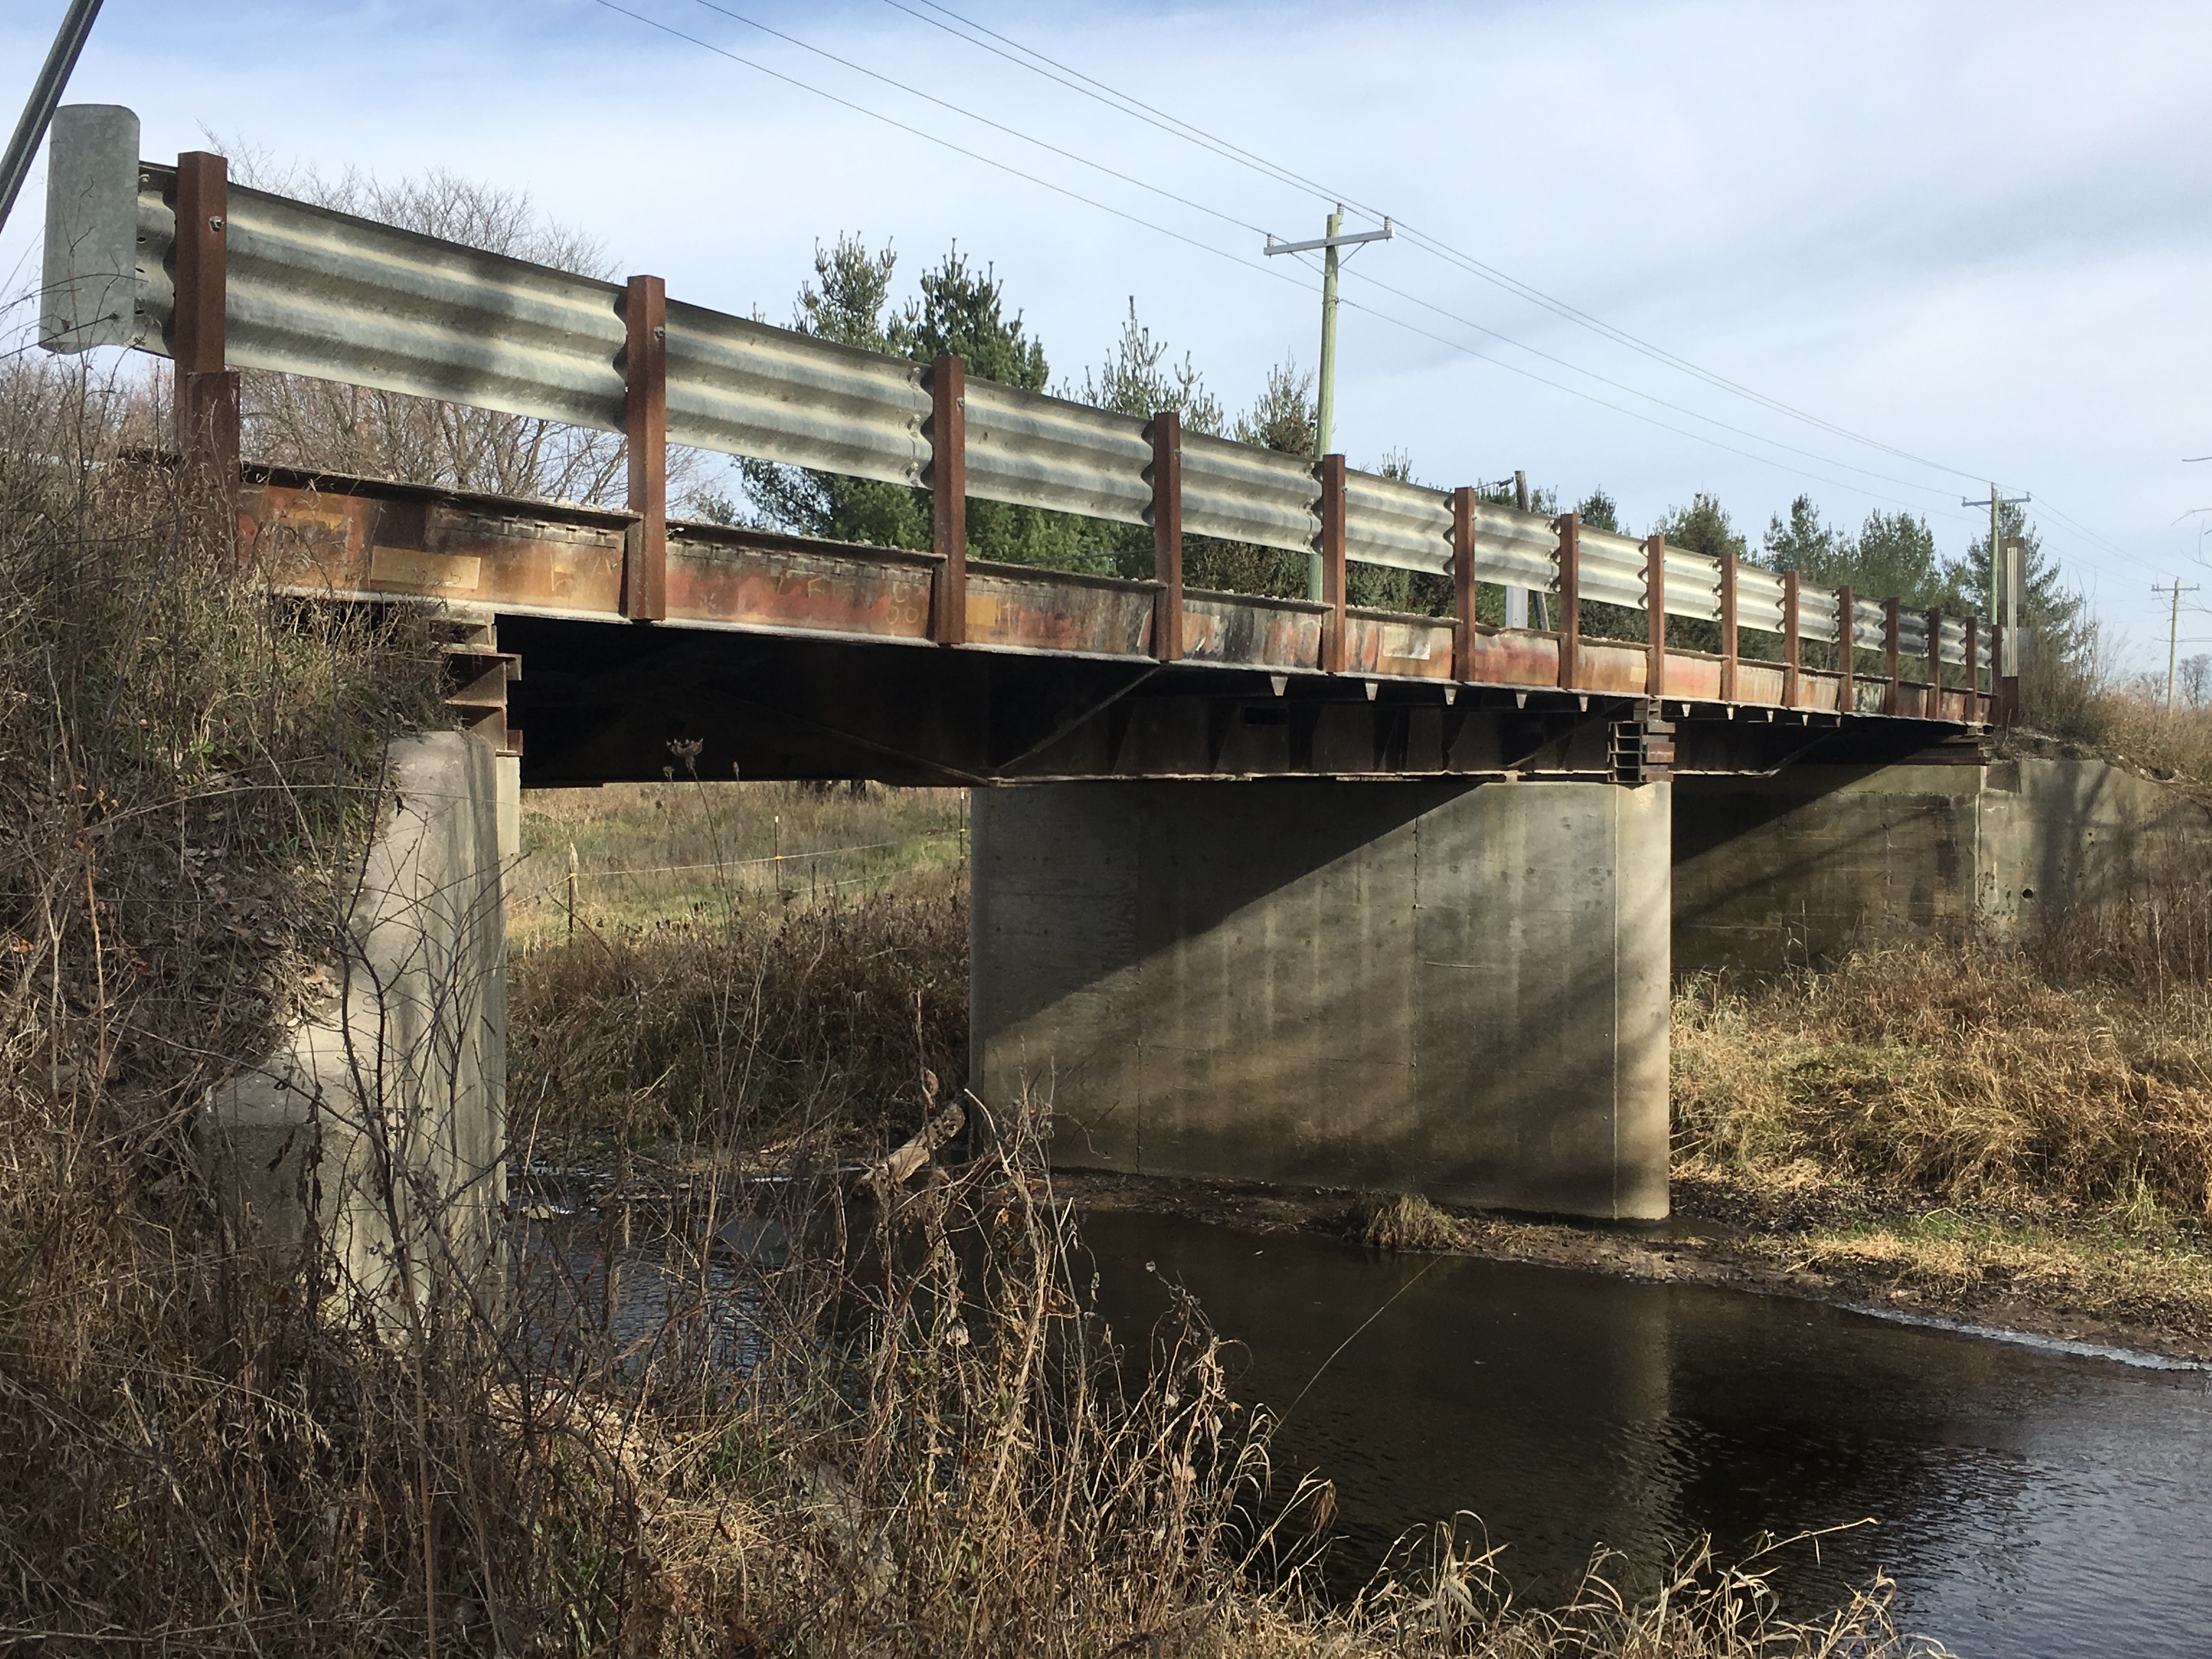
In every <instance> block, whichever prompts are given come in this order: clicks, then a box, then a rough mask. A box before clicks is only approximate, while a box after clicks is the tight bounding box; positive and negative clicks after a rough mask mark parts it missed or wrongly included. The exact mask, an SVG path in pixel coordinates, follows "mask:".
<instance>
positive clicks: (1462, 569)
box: [1452, 484, 1474, 680]
mask: <svg viewBox="0 0 2212 1659" xmlns="http://www.w3.org/2000/svg"><path fill="white" fill-rule="evenodd" d="M1473 653H1474V489H1473V488H1472V487H1470V486H1468V485H1466V484H1462V485H1461V486H1460V487H1459V488H1458V489H1455V490H1453V491H1452V678H1454V679H1456V680H1464V679H1468V678H1472V676H1470V675H1469V674H1468V668H1469V667H1470V666H1471V665H1472V664H1473V659H1474V658H1473Z"/></svg>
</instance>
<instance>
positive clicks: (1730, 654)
mask: <svg viewBox="0 0 2212 1659" xmlns="http://www.w3.org/2000/svg"><path fill="white" fill-rule="evenodd" d="M1735 615H1736V611H1735V554H1733V553H1723V554H1722V555H1721V701H1722V702H1735V700H1736V672H1735V663H1736V637H1735Z"/></svg>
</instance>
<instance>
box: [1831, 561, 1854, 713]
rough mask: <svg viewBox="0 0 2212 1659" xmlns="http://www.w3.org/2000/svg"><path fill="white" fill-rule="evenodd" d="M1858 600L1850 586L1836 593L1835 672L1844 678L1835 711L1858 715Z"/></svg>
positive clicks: (1837, 695) (1839, 589) (1840, 685)
mask: <svg viewBox="0 0 2212 1659" xmlns="http://www.w3.org/2000/svg"><path fill="white" fill-rule="evenodd" d="M1858 640H1859V600H1858V595H1857V594H1856V593H1854V592H1851V590H1850V588H1849V587H1848V586H1844V587H1839V588H1838V589H1837V590H1836V671H1837V672H1838V673H1839V674H1841V675H1842V676H1843V677H1844V678H1843V681H1842V683H1841V684H1839V685H1838V687H1837V688H1836V712H1837V713H1838V714H1857V713H1858V671H1859V645H1858Z"/></svg>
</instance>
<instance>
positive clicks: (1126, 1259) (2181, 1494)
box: [1084, 1215, 2212, 1659]
mask: <svg viewBox="0 0 2212 1659" xmlns="http://www.w3.org/2000/svg"><path fill="white" fill-rule="evenodd" d="M1084 1236H1085V1241H1086V1242H1087V1243H1088V1244H1089V1245H1090V1247H1091V1251H1092V1252H1093V1254H1094V1255H1095V1256H1096V1257H1097V1264H1098V1268H1099V1274H1100V1296H1099V1299H1100V1304H1101V1307H1102V1310H1103V1311H1104V1312H1105V1313H1106V1315H1107V1316H1108V1317H1109V1320H1110V1321H1111V1322H1113V1324H1114V1326H1115V1334H1116V1336H1117V1337H1118V1338H1120V1339H1121V1340H1123V1341H1125V1342H1130V1341H1133V1340H1135V1339H1137V1338H1138V1337H1139V1336H1140V1334H1141V1332H1142V1331H1143V1329H1144V1328H1146V1326H1148V1325H1149V1324H1150V1322H1151V1321H1152V1319H1154V1318H1156V1317H1157V1316H1158V1314H1159V1312H1160V1311H1161V1310H1164V1307H1165V1305H1166V1300H1167V1298H1166V1293H1165V1291H1164V1289H1163V1287H1162V1285H1161V1283H1160V1281H1161V1279H1177V1280H1180V1281H1181V1282H1182V1284H1184V1285H1188V1287H1189V1288H1190V1289H1191V1290H1192V1291H1195V1292H1196V1293H1197V1294H1198V1296H1199V1297H1200V1300H1201V1301H1202V1302H1203V1303H1204V1304H1205V1306H1206V1311H1207V1314H1208V1315H1209V1316H1210V1317H1211V1318H1212V1321H1213V1322H1214V1324H1215V1325H1216V1327H1217V1328H1219V1329H1220V1330H1221V1331H1222V1332H1223V1333H1224V1334H1227V1335H1231V1336H1234V1337H1236V1338H1238V1339H1240V1340H1242V1341H1243V1343H1244V1344H1245V1345H1247V1346H1248V1347H1249V1355H1250V1365H1249V1370H1248V1371H1247V1373H1246V1374H1245V1376H1243V1380H1242V1382H1241V1383H1240V1384H1239V1392H1240V1393H1241V1394H1242V1395H1243V1396H1245V1397H1246V1398H1249V1399H1255V1400H1262V1401H1266V1402H1267V1403H1268V1404H1269V1405H1271V1406H1273V1407H1275V1408H1276V1409H1277V1410H1278V1411H1282V1410H1285V1409H1288V1408H1290V1407H1291V1404H1292V1401H1294V1400H1297V1406H1296V1407H1295V1409H1294V1410H1291V1414H1290V1416H1289V1418H1288V1420H1287V1421H1286V1422H1285V1424H1284V1425H1283V1428H1282V1430H1281V1432H1280V1433H1279V1436H1278V1437H1277V1440H1276V1464H1277V1468H1278V1470H1279V1472H1285V1473H1291V1474H1295V1473H1297V1472H1299V1471H1304V1470H1307V1469H1311V1470H1314V1471H1316V1472H1318V1473H1320V1474H1324V1475H1326V1476H1327V1477H1328V1479H1330V1480H1333V1481H1334V1483H1335V1485H1336V1489H1337V1494H1338V1502H1339V1504H1340V1525H1341V1528H1342V1531H1343V1534H1344V1538H1343V1544H1342V1546H1341V1547H1340V1553H1339V1556H1338V1558H1337V1563H1336V1565H1337V1567H1338V1570H1339V1571H1340V1574H1343V1575H1347V1576H1352V1577H1357V1576H1358V1575H1361V1574H1364V1571H1367V1570H1368V1569H1370V1567H1371V1566H1372V1565H1373V1564H1374V1563H1375V1562H1376V1561H1377V1560H1379V1559H1380V1558H1381V1556H1382V1554H1383V1551H1384V1550H1385V1549H1386V1548H1387V1547H1389V1543H1390V1541H1392V1540H1393V1539H1395V1538H1396V1537H1397V1536H1399V1535H1400V1534H1401V1533H1403V1532H1404V1531H1406V1530H1407V1528H1413V1527H1415V1526H1419V1525H1421V1524H1424V1523H1425V1522H1431V1521H1434V1520H1437V1519H1440V1518H1443V1517H1445V1516H1449V1515H1451V1514H1452V1513H1453V1512H1454V1511H1455V1510H1474V1511H1475V1512H1476V1513H1477V1514H1479V1515H1480V1516H1481V1517H1482V1519H1483V1521H1484V1522H1485V1523H1486V1526H1487V1528H1488V1529H1489V1533H1490V1536H1491V1538H1492V1540H1493V1541H1498V1542H1501V1543H1504V1544H1505V1545H1506V1546H1507V1551H1506V1554H1505V1556H1504V1561H1505V1564H1506V1565H1507V1568H1508V1571H1509V1573H1510V1577H1511V1578H1512V1580H1513V1582H1514V1583H1515V1585H1516V1589H1517V1590H1518V1591H1519V1592H1520V1594H1521V1596H1522V1599H1523V1600H1524V1601H1525V1600H1528V1599H1531V1598H1532V1597H1533V1599H1535V1600H1538V1601H1542V1600H1546V1599H1547V1598H1550V1597H1556V1596H1557V1595H1560V1594H1563V1593H1564V1592H1565V1590H1566V1589H1569V1588H1571V1584H1572V1583H1573V1581H1574V1579H1575V1578H1576V1577H1577V1575H1578V1573H1579V1571H1580V1570H1581V1568H1582V1566H1583V1563H1584V1562H1585V1561H1586V1560H1587V1559H1589V1553H1590V1551H1591V1550H1592V1548H1593V1547H1595V1546H1596V1545H1598V1544H1600V1543H1604V1544H1607V1545H1610V1546H1612V1547H1614V1548H1616V1549H1620V1550H1621V1551H1624V1552H1626V1553H1627V1554H1628V1555H1630V1556H1631V1557H1632V1558H1636V1559H1642V1560H1645V1561H1650V1560H1653V1559H1662V1558H1663V1557H1665V1556H1667V1555H1668V1553H1670V1552H1672V1551H1673V1550H1674V1549H1675V1548H1677V1547H1680V1545H1681V1544H1682V1543H1683V1542H1684V1541H1686V1540H1688V1539H1691V1538H1693V1537H1695V1536H1697V1535H1698V1534H1701V1533H1705V1532H1711V1533H1712V1534H1714V1535H1715V1536H1716V1537H1717V1539H1718V1540H1719V1541H1720V1542H1721V1543H1722V1545H1723V1547H1724V1548H1726V1549H1729V1550H1740V1549H1741V1547H1743V1546H1744V1545H1745V1543H1746V1541H1748V1540H1750V1539H1751V1538H1753V1536H1754V1535H1755V1534H1759V1533H1760V1532H1763V1531H1764V1532H1772V1533H1777V1534H1790V1533H1796V1532H1801V1531H1804V1530H1807V1529H1808V1528H1821V1527H1828V1526H1834V1525H1838V1524H1840V1523H1842V1522H1850V1521H1856V1520H1858V1519H1860V1518H1861V1517H1864V1516H1872V1517H1874V1518H1875V1520H1876V1521H1878V1522H1879V1523H1880V1524H1879V1525H1878V1526H1875V1527H1872V1528H1862V1529H1860V1530H1857V1531H1855V1532H1851V1533H1847V1534H1843V1535H1841V1536H1839V1537H1837V1538H1833V1539H1830V1540H1828V1541H1825V1542H1824V1544H1823V1545H1822V1547H1821V1549H1820V1558H1819V1559H1818V1560H1817V1561H1815V1560H1814V1559H1813V1557H1812V1555H1811V1553H1810V1552H1808V1551H1800V1552H1798V1553H1796V1554H1795V1555H1794V1556H1793V1558H1792V1561H1793V1565H1791V1566H1790V1568H1789V1569H1788V1570H1787V1571H1785V1573H1784V1575H1783V1581H1784V1585H1785V1591H1786V1595H1787V1596H1788V1599H1789V1606H1790V1610H1792V1611H1796V1612H1798V1613H1814V1612H1817V1611H1818V1610H1819V1609H1820V1607H1821V1606H1822V1605H1823V1604H1824V1603H1826V1602H1830V1601H1833V1600H1835V1599H1836V1596H1837V1594H1838V1590H1839V1589H1840V1588H1841V1586H1843V1585H1844V1584H1845V1583H1852V1582H1863V1581H1864V1580H1865V1579H1867V1578H1869V1577H1870V1576H1871V1575H1872V1574H1873V1573H1874V1571H1875V1570H1877V1569H1880V1570H1881V1571H1887V1572H1888V1573H1889V1574H1890V1575H1891V1576H1892V1577H1894V1578H1896V1579H1897V1580H1898V1582H1899V1586H1900V1595H1899V1604H1900V1607H1902V1609H1903V1611H1904V1614H1905V1623H1906V1624H1907V1625H1909V1626H1911V1628H1913V1629H1916V1630H1919V1631H1923V1632H1928V1633H1929V1634H1932V1635H1936V1636H1938V1637H1941V1638H1942V1639H1943V1640H1944V1641H1946V1642H1947V1643H1948V1644H1950V1645H1951V1646H1952V1647H1953V1648H1954V1649H1956V1650H1958V1651H1959V1652H1960V1653H1962V1654H1966V1655H1986V1656H1993V1659H1996V1656H2001V1659H2013V1656H2020V1659H2040V1656H2051V1659H2057V1656H2068V1659H2073V1656H2081V1655H2090V1654H2114V1655H2118V1654H2126V1655H2142V1656H2149V1655H2169V1654H2171V1655H2184V1654H2186V1655H2203V1654H2212V1389H2209V1388H2208V1379H2207V1377H2206V1376H2205V1375H2204V1374H2203V1373H2202V1372H2194V1371H2160V1370H2144V1369H2139V1368H2135V1367H2130V1366H2127V1365H2123V1364H2117V1363H2114V1362H2113V1361H2112V1360H2109V1359H2101V1358H2083V1357H2080V1356H2075V1355H2069V1354H2063V1353H2054V1352H2041V1351H2038V1350H2036V1349H2033V1348H2031V1347H2026V1346H2017V1345H2014V1344H2008V1343H2000V1342H1995V1341H1990V1340H1986V1339H1982V1338H1976V1337H1972V1336H1965V1335H1960V1334H1954V1333H1951V1332H1948V1331H1942V1330H1936V1329H1929V1328H1919V1327H1914V1326H1910V1325H1903V1324H1899V1323H1896V1322H1890V1321H1885V1320H1879V1319H1875V1318H1873V1317H1869V1316H1866V1315H1863V1314H1857V1313H1853V1312H1850V1311H1847V1310H1841V1309H1837V1308H1831V1307H1826V1306H1824V1305H1821V1304H1814V1303H1806V1302H1799V1301H1795V1300H1790V1299H1788V1298H1784V1297H1764V1296H1753V1295H1748V1294H1746V1293H1744V1292H1741V1291H1727V1290H1719V1289H1715V1288H1711V1287H1708V1286H1702V1285H1646V1284H1636V1283H1632V1282H1630V1281H1627V1280H1623V1279H1607V1278H1604V1277H1602V1276H1600V1275H1595V1274H1590V1273H1577V1272H1574V1271H1571V1270H1565V1269H1559V1268H1551V1267H1527V1266H1521V1265H1517V1264H1513V1263H1505V1262H1490V1261H1473V1260H1468V1259H1466V1258H1460V1257H1433V1256H1420V1255H1383V1254H1379V1253H1375V1252H1369V1251H1364V1250H1361V1249H1356V1248H1353V1247H1351V1246H1347V1245H1339V1244H1334V1243H1330V1242H1328V1241H1326V1240H1322V1239H1316V1238H1311V1237H1297V1236H1267V1237H1259V1236H1254V1235H1249V1234H1243V1233H1237V1232H1232V1231H1227V1230H1225V1229H1221V1228H1217V1227H1212V1226H1208V1225H1204V1224H1201V1223H1197V1222H1189V1221H1182V1220H1177V1219H1174V1218H1164V1217H1158V1216H1143V1215H1095V1216H1092V1217H1090V1218H1087V1219H1086V1221H1085V1226H1084ZM1147 1263H1151V1264H1152V1267H1154V1269H1155V1270H1156V1271H1155V1272H1153V1273H1147V1271H1146V1264H1147ZM1394 1297H1395V1301H1394V1300H1393V1298H1394ZM1386 1304H1387V1306H1386ZM1377 1310H1383V1311H1381V1312H1380V1313H1379V1315H1378V1314H1377ZM1370 1316H1373V1323H1372V1324H1370V1325H1368V1326H1367V1328H1366V1329H1365V1330H1364V1331H1361V1332H1359V1334H1358V1336H1357V1337H1356V1338H1353V1340H1352V1341H1351V1342H1350V1343H1349V1346H1345V1347H1344V1349H1343V1352H1340V1353H1338V1354H1337V1355H1336V1357H1335V1358H1334V1360H1329V1356H1330V1354H1331V1353H1332V1352H1334V1350H1336V1349H1337V1348H1338V1347H1339V1346H1340V1345H1341V1344H1344V1343H1345V1342H1346V1339H1347V1338H1352V1337H1353V1333H1354V1332H1355V1331H1356V1330H1358V1328H1359V1327H1360V1326H1361V1324H1362V1323H1363V1322H1365V1321H1367V1320H1368V1319H1369V1318H1370ZM1324 1361H1328V1364H1327V1366H1326V1368H1325V1369H1323V1362H1324ZM1316 1373H1318V1375H1316ZM1301 1393H1303V1395H1304V1397H1303V1399H1299V1398H1298V1397H1299V1396H1300V1395H1301Z"/></svg>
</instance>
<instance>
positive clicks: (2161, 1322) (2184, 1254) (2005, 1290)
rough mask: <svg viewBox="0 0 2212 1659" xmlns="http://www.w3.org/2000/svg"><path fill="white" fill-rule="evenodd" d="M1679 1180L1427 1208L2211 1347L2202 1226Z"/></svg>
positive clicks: (1109, 1202) (1342, 1228) (1622, 1254)
mask: <svg viewBox="0 0 2212 1659" xmlns="http://www.w3.org/2000/svg"><path fill="white" fill-rule="evenodd" d="M1053 1187H1054V1192H1055V1194H1056V1195H1057V1196H1058V1197H1060V1199H1062V1200H1065V1201H1067V1202H1070V1203H1072V1204H1073V1205H1074V1206H1075V1207H1076V1208H1077V1209H1078V1210H1079V1211H1080V1212H1091V1213H1099V1214H1110V1213H1117V1212H1119V1213H1130V1212H1135V1213H1152V1214H1167V1215H1179V1216H1183V1217H1188V1218H1192V1219H1194V1220H1200V1221H1206V1222H1210V1223H1212V1224H1214V1225H1220V1226H1225V1227H1233V1228H1237V1229H1240V1230H1243V1231H1249V1232H1254V1233H1261V1234H1265V1233H1282V1232H1305V1233H1316V1234H1322V1235H1327V1236H1330V1237H1338V1238H1351V1239H1354V1240H1359V1241H1364V1240H1366V1239H1367V1238H1369V1237H1370V1236H1371V1235H1372V1234H1373V1232H1374V1231H1375V1224H1376V1219H1377V1218H1378V1215H1380V1214H1382V1213H1383V1211H1384V1210H1385V1208H1386V1207H1387V1206H1389V1205H1391V1204H1394V1203H1395V1200H1382V1199H1378V1198H1377V1197H1376V1195H1375V1194H1358V1193H1351V1192H1291V1191H1284V1190H1280V1189H1275V1188H1260V1187H1255V1186H1244V1185H1237V1184H1232V1183H1225V1182H1196V1181H1171V1180H1162V1179H1152V1178H1145V1177H1138V1176H1115V1175H1101V1174H1090V1173H1062V1174H1059V1175H1056V1176H1054V1177H1053ZM1423 1208H1424V1209H1425V1210H1427V1206H1423ZM1427 1213H1428V1215H1429V1216H1431V1217H1433V1218H1434V1219H1433V1223H1432V1226H1431V1230H1430V1231H1425V1233H1424V1235H1423V1237H1422V1248H1424V1249H1436V1250H1442V1251H1445V1252H1449V1253H1453V1254H1459V1255H1472V1256H1478V1257H1484V1258H1488V1259H1491V1260H1496V1261H1521V1262H1531V1263H1537V1264H1541V1265H1546V1266H1552V1267H1577V1268H1581V1269H1583V1270H1584V1271H1586V1272H1591V1273H1606V1274H1609V1275H1613V1276H1615V1277H1619V1278H1625V1279H1638V1280H1643V1281H1646V1282H1662V1283H1663V1282H1678V1283H1685V1284H1699V1285H1718V1286H1724V1287H1727V1288H1731V1289H1736V1290H1744V1291H1756V1292H1759V1293H1762V1294H1767V1295H1780V1296H1793V1297H1802V1298H1805V1299H1808V1300H1811V1301H1816V1302H1825V1303H1829V1304H1836V1305H1840V1306H1849V1307H1857V1308H1863V1309H1868V1310H1885V1311H1893V1312H1895V1313H1898V1314H1901V1315H1906V1316H1920V1317H1931V1318H1937V1319H1942V1320H1948V1321H1955V1322H1959V1323H1961V1324H1966V1325H1973V1326H1981V1327H1986V1328H1990V1329H1992V1330H1996V1331H2003V1332H2011V1333H2017V1334H2023V1335H2030V1336H2036V1337H2044V1338H2051V1339H2054V1340H2061V1341H2069V1342H2082V1343H2089V1344H2093V1345H2097V1346H2111V1347H2116V1348H2127V1349H2134V1350H2139V1351H2142V1352H2147V1353H2152V1354H2159V1355H2164V1356H2167V1357H2170V1358H2178V1359H2189V1360H2197V1361H2212V1252H2208V1251H2207V1250H2206V1249H2204V1248H2203V1244H2202V1243H2200V1242H2197V1241H2195V1240H2193V1239H2182V1240H2176V1239H2172V1238H2170V1237H2162V1236H2154V1237H2150V1238H2148V1239H2135V1238H2128V1237H2114V1236H2112V1235H2111V1234H2109V1233H2106V1232H2104V1231H2100V1230H2098V1229H2094V1228H2090V1227H2081V1226H2077V1227H2073V1228H2067V1227H2065V1226H2063V1225H2056V1224H2051V1223H2047V1222H2043V1221H2040V1220H2037V1219H2034V1218H2028V1217H2024V1216H2011V1217H2008V1216H2005V1215H2002V1214H1996V1213H1993V1214H1990V1215H1984V1216H1978V1217H1976V1216H1966V1215H1960V1213H1958V1212H1954V1211H1951V1210H1948V1209H1937V1208H1932V1207H1931V1208H1927V1209H1916V1210H1905V1209H1893V1210H1883V1209H1880V1208H1875V1207H1871V1206H1863V1205H1861V1204H1857V1203H1853V1202H1851V1201H1850V1200H1846V1199H1844V1198H1842V1197H1840V1196H1838V1195H1837V1194H1833V1193H1827V1192H1803V1191H1798V1192H1793V1191H1790V1190H1789V1189H1787V1188H1774V1187H1758V1186H1754V1185H1753V1184H1752V1183H1748V1182H1741V1181H1738V1180H1732V1179H1730V1178H1729V1177H1726V1176H1714V1175H1708V1174H1704V1173H1692V1174H1688V1175H1678V1176H1676V1178H1675V1182H1674V1218H1672V1219H1671V1220H1669V1221H1667V1222H1663V1223H1658V1224H1655V1225H1626V1224H1621V1225H1609V1224H1605V1223H1595V1222H1583V1221H1563V1220H1547V1219H1543V1218H1528V1217H1515V1216H1503V1215H1494V1214H1479V1213H1474V1212H1464V1211H1452V1210H1445V1209H1443V1208H1441V1207H1439V1208H1436V1209H1433V1210H1427Z"/></svg>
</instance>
